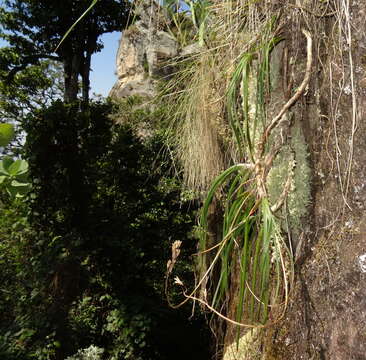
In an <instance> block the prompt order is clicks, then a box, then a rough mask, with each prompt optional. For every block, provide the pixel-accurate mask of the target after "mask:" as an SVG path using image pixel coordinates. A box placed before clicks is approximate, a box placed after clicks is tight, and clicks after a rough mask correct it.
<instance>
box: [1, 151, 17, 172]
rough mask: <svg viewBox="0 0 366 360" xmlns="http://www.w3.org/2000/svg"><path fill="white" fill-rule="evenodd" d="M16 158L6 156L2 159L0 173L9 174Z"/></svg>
mask: <svg viewBox="0 0 366 360" xmlns="http://www.w3.org/2000/svg"><path fill="white" fill-rule="evenodd" d="M13 162H14V160H13V159H12V158H11V157H10V156H6V157H4V158H3V159H2V160H1V161H0V174H3V175H6V176H9V174H10V173H9V167H10V166H11V165H12V164H13Z"/></svg>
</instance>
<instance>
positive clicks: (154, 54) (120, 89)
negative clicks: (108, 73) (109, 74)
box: [109, 1, 178, 98]
mask: <svg viewBox="0 0 366 360" xmlns="http://www.w3.org/2000/svg"><path fill="white" fill-rule="evenodd" d="M136 13H137V15H138V17H139V20H138V21H136V22H135V23H134V24H133V25H131V26H130V27H129V29H127V30H126V31H124V32H123V34H122V38H121V40H120V45H119V49H118V52H117V59H116V60H117V75H118V80H117V82H116V83H115V85H114V86H113V88H112V90H111V92H110V94H109V95H110V96H111V97H115V98H125V97H128V96H132V95H139V96H142V97H152V96H154V94H155V88H156V83H157V79H158V78H161V77H163V76H166V75H168V73H169V68H168V67H167V66H166V63H167V60H169V59H172V58H174V57H176V56H177V55H178V42H177V41H176V40H175V39H174V37H173V36H171V35H170V34H169V33H168V32H166V31H163V30H162V29H163V28H164V26H165V25H166V23H167V20H166V16H165V15H164V13H163V9H162V8H161V7H160V6H159V5H158V4H157V3H155V2H151V1H145V2H141V4H140V5H139V7H138V9H136Z"/></svg>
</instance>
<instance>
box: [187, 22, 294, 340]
mask: <svg viewBox="0 0 366 360" xmlns="http://www.w3.org/2000/svg"><path fill="white" fill-rule="evenodd" d="M275 22H276V19H274V18H272V19H270V20H269V22H268V23H267V24H266V26H265V27H264V31H263V34H262V35H261V37H259V39H258V41H257V42H256V43H253V44H252V45H251V46H250V47H248V49H247V50H246V51H245V52H243V53H242V54H241V56H240V57H238V62H237V64H236V67H235V68H234V70H233V72H232V76H231V79H230V82H229V84H228V89H227V94H226V104H227V114H228V121H229V123H230V125H231V129H232V133H233V137H234V141H235V147H236V150H237V153H238V156H239V159H242V161H245V163H237V164H235V165H232V166H231V167H229V168H228V169H227V170H225V171H223V172H222V173H221V174H220V175H219V176H217V177H216V179H215V180H214V181H213V183H212V185H211V187H210V188H209V190H208V193H207V196H206V200H205V202H204V205H203V208H202V213H201V218H200V219H201V222H200V225H201V233H200V250H201V253H200V262H199V268H200V271H201V273H200V279H199V281H198V284H197V286H196V287H195V288H194V290H193V291H192V293H191V295H190V296H191V297H193V298H197V295H196V294H197V292H198V291H200V292H201V293H207V292H208V290H209V293H210V296H209V297H208V298H207V299H208V300H207V299H200V301H201V302H202V303H204V304H205V305H206V306H208V307H209V309H210V310H213V311H214V312H215V313H216V314H218V315H219V316H221V317H223V318H225V319H226V320H227V319H228V318H227V316H226V317H225V314H227V312H229V311H230V308H229V307H228V301H227V299H228V298H232V297H233V296H234V298H235V317H233V318H232V319H229V321H230V322H231V323H233V324H235V325H238V326H242V327H249V328H250V327H262V326H266V325H267V322H268V321H269V311H270V310H272V319H273V321H276V319H279V318H281V317H282V316H283V314H284V311H285V309H286V306H287V302H288V294H289V284H290V282H291V279H292V274H293V265H292V254H291V251H290V249H289V248H288V245H287V244H286V241H285V240H284V238H283V236H282V233H281V228H280V226H279V221H278V219H277V218H276V216H275V214H274V210H273V209H274V207H275V205H276V204H277V203H271V202H270V198H269V196H268V194H267V173H268V171H269V170H270V167H271V165H272V163H271V161H269V160H268V159H270V158H271V157H275V150H274V149H273V147H271V143H270V142H267V141H266V140H267V139H266V138H264V134H265V131H266V129H267V127H268V124H269V121H268V119H267V109H266V100H265V99H266V98H268V97H269V96H270V91H271V86H270V68H269V64H270V53H271V51H272V49H273V48H274V46H275V45H276V44H277V43H278V42H279V41H280V39H278V38H277V37H275V36H274V35H273V29H274V25H275ZM256 59H258V60H256ZM253 78H254V79H255V80H254V81H253ZM239 104H241V105H242V106H241V107H240V106H239ZM292 165H293V161H292V162H289V163H287V164H286V166H287V172H286V174H287V178H286V179H285V182H284V183H283V184H281V185H282V187H281V188H280V190H279V192H280V194H281V196H283V192H284V191H286V184H287V182H288V179H289V176H291V174H292V167H293V166H292ZM289 167H290V168H289ZM286 180H287V181H286ZM284 195H285V196H286V195H287V194H286V193H285V194H284ZM280 198H281V197H279V198H278V199H276V200H277V201H278V202H280V201H281V200H280ZM215 202H216V204H219V205H216V206H217V207H219V206H220V207H222V208H223V216H222V230H221V233H220V234H218V238H219V241H218V242H217V243H215V244H212V241H210V238H212V234H210V229H211V228H212V224H210V221H212V220H210V217H211V214H210V209H211V207H212V206H213V204H214V203H215ZM233 276H235V277H236V278H238V279H239V281H238V285H233V284H232V279H233ZM207 284H208V285H207ZM206 286H209V287H208V289H207V288H206ZM237 335H238V338H237V340H239V335H240V330H238V333H237Z"/></svg>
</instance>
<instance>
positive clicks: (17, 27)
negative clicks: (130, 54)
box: [0, 0, 130, 103]
mask: <svg viewBox="0 0 366 360" xmlns="http://www.w3.org/2000/svg"><path fill="white" fill-rule="evenodd" d="M88 6H90V1H89V0H82V1H80V0H77V1H76V0H67V1H63V2H62V3H58V2H50V1H36V2H34V1H31V0H27V1H24V0H5V1H4V3H3V6H2V7H1V8H0V24H1V30H2V32H1V37H2V38H3V39H5V40H6V41H7V42H8V43H9V51H8V52H7V54H4V53H0V71H5V72H6V73H7V75H6V81H8V82H11V81H12V80H13V79H14V77H15V75H16V74H17V73H19V72H23V71H25V70H26V69H27V67H28V66H38V65H40V63H41V61H42V60H54V61H59V62H62V64H63V65H64V72H65V93H64V95H65V100H66V101H67V102H72V101H75V100H77V95H78V90H79V87H80V86H79V75H80V76H81V78H82V88H83V100H84V102H85V103H87V102H88V100H89V97H88V96H89V75H90V65H91V56H92V54H94V53H96V52H98V51H100V50H101V49H102V48H103V44H102V43H101V42H100V41H98V39H99V37H100V36H101V35H102V34H104V33H108V32H112V31H118V30H121V29H122V28H123V27H124V26H125V25H126V24H127V22H128V18H129V7H130V3H129V2H128V1H124V0H104V1H103V4H101V3H96V4H95V6H93V7H92V8H90V11H89V13H88V14H87V16H84V17H83V19H82V23H83V26H80V24H79V26H77V31H71V32H70V33H69V34H68V36H67V37H66V38H65V39H63V42H62V44H61V45H60V46H59V47H57V45H58V44H59V43H60V40H61V38H62V37H63V36H64V35H65V34H66V33H67V32H68V31H69V30H70V28H71V27H72V26H73V24H75V23H76V22H77V21H78V19H79V18H80V16H81V15H82V14H83V13H84V11H85V9H87V8H88ZM5 55H6V56H5Z"/></svg>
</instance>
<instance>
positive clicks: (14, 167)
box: [8, 160, 28, 176]
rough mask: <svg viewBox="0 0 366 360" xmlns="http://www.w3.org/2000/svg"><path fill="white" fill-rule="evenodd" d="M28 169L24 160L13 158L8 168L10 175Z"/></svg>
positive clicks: (21, 172) (15, 174) (18, 173)
mask: <svg viewBox="0 0 366 360" xmlns="http://www.w3.org/2000/svg"><path fill="white" fill-rule="evenodd" d="M27 171H28V163H27V162H26V161H25V160H15V161H14V162H13V163H12V164H11V165H10V166H9V169H8V172H9V174H10V175H11V176H17V175H21V174H25V173H26V172H27Z"/></svg>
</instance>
